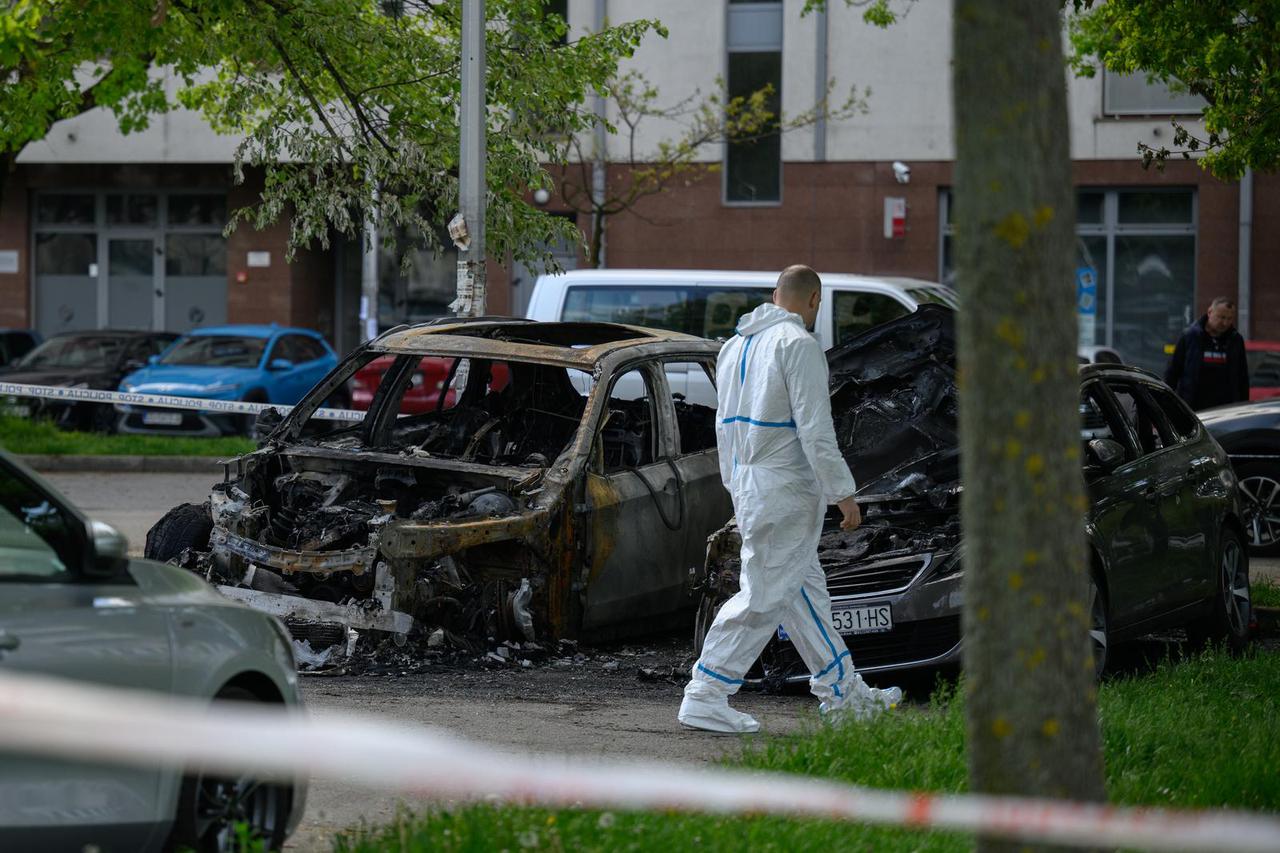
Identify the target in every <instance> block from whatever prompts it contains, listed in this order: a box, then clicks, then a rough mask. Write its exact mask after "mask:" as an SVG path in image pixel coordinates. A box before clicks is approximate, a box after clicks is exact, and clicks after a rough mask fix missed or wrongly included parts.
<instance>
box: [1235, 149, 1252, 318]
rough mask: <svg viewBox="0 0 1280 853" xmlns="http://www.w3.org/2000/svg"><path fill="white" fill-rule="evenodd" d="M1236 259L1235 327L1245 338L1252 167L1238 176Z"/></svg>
mask: <svg viewBox="0 0 1280 853" xmlns="http://www.w3.org/2000/svg"><path fill="white" fill-rule="evenodd" d="M1237 245H1238V246H1239V253H1240V254H1239V258H1238V259H1237V261H1236V269H1237V270H1238V272H1237V274H1236V306H1237V310H1236V328H1237V329H1238V330H1239V331H1240V334H1242V335H1244V336H1245V337H1246V338H1248V337H1249V334H1250V331H1251V328H1250V327H1251V325H1252V323H1251V319H1252V318H1251V317H1250V313H1251V312H1250V310H1249V309H1250V307H1251V306H1252V304H1253V277H1252V269H1251V268H1250V258H1251V257H1252V255H1253V169H1250V168H1247V167H1246V168H1245V170H1244V174H1243V175H1241V176H1240V239H1239V241H1238V243H1237Z"/></svg>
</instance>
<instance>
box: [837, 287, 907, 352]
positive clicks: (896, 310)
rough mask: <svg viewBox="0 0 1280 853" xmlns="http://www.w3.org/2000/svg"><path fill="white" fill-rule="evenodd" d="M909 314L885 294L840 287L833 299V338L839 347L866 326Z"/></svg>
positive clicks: (867, 327) (863, 330)
mask: <svg viewBox="0 0 1280 853" xmlns="http://www.w3.org/2000/svg"><path fill="white" fill-rule="evenodd" d="M907 313H908V312H907V309H906V306H904V305H903V304H902V303H901V302H899V301H898V300H896V299H894V298H893V297H892V296H886V295H885V294H883V293H859V292H857V291H853V290H837V291H836V292H835V294H834V295H833V296H832V298H831V325H832V340H833V341H835V344H836V346H839V345H840V344H842V343H844V342H845V341H848V340H850V339H852V338H855V337H857V336H858V335H860V334H862V333H863V332H865V331H866V330H867V329H870V328H872V327H874V326H878V325H880V324H881V323H887V322H889V321H890V320H896V319H897V318H899V317H901V316H903V315H904V314H907Z"/></svg>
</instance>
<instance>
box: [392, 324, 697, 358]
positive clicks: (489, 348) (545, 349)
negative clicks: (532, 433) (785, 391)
mask: <svg viewBox="0 0 1280 853" xmlns="http://www.w3.org/2000/svg"><path fill="white" fill-rule="evenodd" d="M654 344H657V345H659V346H660V347H662V345H667V346H666V347H662V348H670V349H676V350H687V349H689V348H690V347H692V348H694V349H697V350H710V351H713V352H714V351H716V350H718V348H719V344H716V343H713V342H710V341H707V340H705V339H703V338H698V337H694V336H693V335H686V334H683V333H681V332H669V331H666V330H663V329H648V328H642V327H640V326H624V325H621V324H617V323H529V322H527V321H523V320H515V319H512V320H485V321H478V322H477V321H472V322H465V321H463V322H457V323H448V324H441V325H434V324H423V325H418V326H412V327H409V328H404V329H394V330H392V331H390V332H387V333H386V334H384V335H383V336H382V337H380V338H378V339H377V340H375V341H373V342H371V343H370V345H369V349H371V350H373V351H375V352H386V353H395V354H408V355H453V354H457V355H472V356H493V357H495V358H508V359H523V360H527V361H536V362H540V363H544V364H556V365H560V366H563V367H577V368H582V369H590V368H591V367H592V366H593V365H595V364H596V363H597V362H598V361H600V360H601V359H602V358H604V357H605V356H608V355H611V354H613V353H616V352H624V351H626V350H629V349H633V348H635V347H640V346H645V345H654ZM671 345H677V346H671Z"/></svg>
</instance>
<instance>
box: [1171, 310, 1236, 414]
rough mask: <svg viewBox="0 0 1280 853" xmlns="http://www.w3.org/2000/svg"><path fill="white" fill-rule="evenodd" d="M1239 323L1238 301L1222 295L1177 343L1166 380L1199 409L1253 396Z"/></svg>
mask: <svg viewBox="0 0 1280 853" xmlns="http://www.w3.org/2000/svg"><path fill="white" fill-rule="evenodd" d="M1235 323H1236V304H1235V303H1234V302H1232V301H1231V300H1230V299H1228V298H1227V297H1225V296H1219V297H1218V298H1217V299H1215V300H1213V302H1212V303H1211V304H1210V305H1209V311H1208V313H1207V314H1205V315H1204V316H1203V317H1201V318H1200V319H1199V320H1196V321H1195V322H1194V323H1192V324H1191V325H1190V326H1188V327H1187V330H1186V331H1185V332H1183V333H1182V337H1181V338H1179V339H1178V345H1177V346H1176V347H1174V350H1173V356H1172V357H1171V358H1170V359H1169V366H1168V367H1167V368H1166V369H1165V371H1164V381H1165V382H1166V383H1168V385H1169V387H1170V388H1172V389H1173V390H1174V391H1177V392H1178V396H1179V397H1181V398H1182V399H1184V400H1186V401H1187V405H1189V406H1190V407H1191V408H1193V409H1195V410H1196V411H1197V412H1198V411H1200V410H1201V409H1211V408H1213V407H1214V406H1225V405H1227V404H1228V403H1240V402H1244V401H1247V400H1248V399H1249V365H1248V363H1247V362H1246V361H1245V354H1244V338H1243V337H1241V335H1240V333H1239V332H1237V331H1236V326H1235Z"/></svg>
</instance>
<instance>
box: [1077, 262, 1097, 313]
mask: <svg viewBox="0 0 1280 853" xmlns="http://www.w3.org/2000/svg"><path fill="white" fill-rule="evenodd" d="M1076 311H1077V312H1078V313H1080V314H1089V315H1094V314H1097V313H1098V272H1097V270H1095V269H1094V268H1093V267H1077V268H1076Z"/></svg>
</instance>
